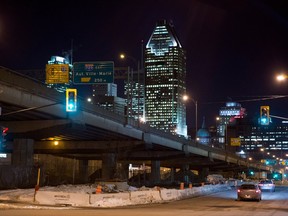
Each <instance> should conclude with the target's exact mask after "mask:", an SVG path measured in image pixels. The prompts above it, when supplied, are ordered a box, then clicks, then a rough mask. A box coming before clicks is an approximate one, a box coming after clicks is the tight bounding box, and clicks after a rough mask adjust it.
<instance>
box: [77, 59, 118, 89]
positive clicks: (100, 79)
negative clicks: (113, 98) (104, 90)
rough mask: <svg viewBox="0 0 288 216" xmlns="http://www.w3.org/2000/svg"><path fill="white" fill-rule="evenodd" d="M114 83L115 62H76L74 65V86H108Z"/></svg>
mask: <svg viewBox="0 0 288 216" xmlns="http://www.w3.org/2000/svg"><path fill="white" fill-rule="evenodd" d="M113 82H114V62H113V61H99V62H75V63H74V64H73V83H74V84H106V83H113Z"/></svg>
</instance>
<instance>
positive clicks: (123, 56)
mask: <svg viewBox="0 0 288 216" xmlns="http://www.w3.org/2000/svg"><path fill="white" fill-rule="evenodd" d="M120 58H121V59H126V58H129V59H131V60H132V61H133V62H134V64H135V65H136V66H137V76H138V77H137V80H138V81H137V83H138V88H137V94H138V97H137V109H138V111H137V112H138V116H137V118H138V123H139V121H140V62H139V61H137V60H136V59H135V58H134V57H132V56H129V55H125V54H124V53H121V54H120ZM133 73H134V72H133V69H132V85H133V86H134V79H133ZM127 77H128V81H127V82H128V83H127V85H128V90H127V102H129V99H130V100H131V105H130V106H131V107H130V108H131V110H130V111H131V115H132V114H133V109H132V104H133V94H131V98H129V94H130V92H132V91H133V88H132V85H131V83H130V78H129V77H130V67H128V75H127ZM131 88H132V89H131ZM128 98H129V99H128ZM128 115H129V109H128ZM143 115H144V110H143ZM132 116H133V115H132ZM133 117H134V116H133ZM142 118H144V116H143V117H142Z"/></svg>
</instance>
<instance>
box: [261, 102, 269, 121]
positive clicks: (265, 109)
mask: <svg viewBox="0 0 288 216" xmlns="http://www.w3.org/2000/svg"><path fill="white" fill-rule="evenodd" d="M269 123H270V107H269V106H261V107H260V124H261V125H269Z"/></svg>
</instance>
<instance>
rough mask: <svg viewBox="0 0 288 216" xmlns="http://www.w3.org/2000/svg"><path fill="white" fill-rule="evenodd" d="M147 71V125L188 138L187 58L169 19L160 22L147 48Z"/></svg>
mask: <svg viewBox="0 0 288 216" xmlns="http://www.w3.org/2000/svg"><path fill="white" fill-rule="evenodd" d="M145 70H146V73H145V120H146V122H147V123H149V125H150V126H151V127H155V128H158V129H161V130H164V131H167V132H170V133H173V134H178V135H182V136H185V137H186V136H187V125H186V106H185V104H184V101H183V96H184V95H185V93H186V83H185V79H186V55H185V51H184V50H183V48H182V46H181V44H180V42H179V40H178V38H177V36H176V33H175V30H174V27H173V25H172V23H169V22H167V21H166V20H161V21H159V22H157V24H156V27H155V29H154V31H153V33H152V35H151V37H150V39H149V41H148V43H147V45H146V49H145Z"/></svg>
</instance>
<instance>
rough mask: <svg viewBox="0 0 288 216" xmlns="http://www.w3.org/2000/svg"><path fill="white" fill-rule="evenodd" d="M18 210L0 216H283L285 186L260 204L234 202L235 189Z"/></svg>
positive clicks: (287, 196) (287, 202) (287, 197)
mask: <svg viewBox="0 0 288 216" xmlns="http://www.w3.org/2000/svg"><path fill="white" fill-rule="evenodd" d="M18 205H19V206H18V208H19V207H22V209H6V210H0V215H1V216H16V215H21V216H92V215H93V216H95V215H101V216H124V215H125V216H172V215H173V216H204V215H205V216H207V215H208V216H210V215H211V216H238V215H239V216H258V215H259V216H272V215H273V216H282V215H283V216H284V215H285V216H287V215H288V187H280V186H277V187H276V192H266V191H264V192H263V196H262V201H260V202H255V201H237V200H236V189H232V190H229V191H224V192H219V193H215V194H211V195H208V196H203V197H196V198H189V199H185V200H180V201H174V202H169V203H162V204H151V205H139V206H127V207H121V208H119V207H118V208H73V209H72V208H66V207H58V208H54V209H51V208H50V209H49V208H48V207H46V208H47V209H35V207H33V206H26V205H23V204H18ZM33 208H34V209H33Z"/></svg>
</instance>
